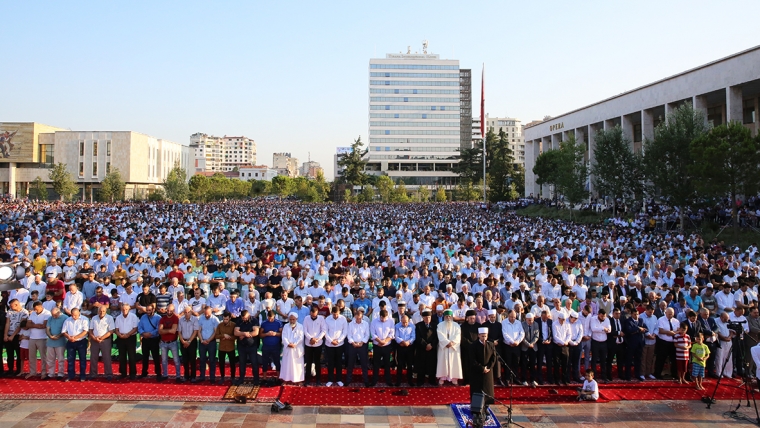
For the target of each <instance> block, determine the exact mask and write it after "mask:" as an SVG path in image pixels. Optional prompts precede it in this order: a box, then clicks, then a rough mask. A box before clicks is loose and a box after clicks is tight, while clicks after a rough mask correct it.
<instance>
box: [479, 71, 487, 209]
mask: <svg viewBox="0 0 760 428" xmlns="http://www.w3.org/2000/svg"><path fill="white" fill-rule="evenodd" d="M485 91H486V64H485V63H483V73H482V75H481V77H480V138H481V141H482V144H483V203H484V204H485V203H486V112H485V109H486V92H485Z"/></svg>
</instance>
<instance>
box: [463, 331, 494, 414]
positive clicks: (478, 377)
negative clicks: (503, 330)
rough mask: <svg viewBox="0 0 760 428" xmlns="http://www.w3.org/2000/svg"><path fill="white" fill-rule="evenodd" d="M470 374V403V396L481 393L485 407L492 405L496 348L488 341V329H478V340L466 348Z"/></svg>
mask: <svg viewBox="0 0 760 428" xmlns="http://www.w3.org/2000/svg"><path fill="white" fill-rule="evenodd" d="M468 350H469V352H468V353H467V355H468V356H469V357H468V358H467V360H468V361H469V365H468V367H467V371H468V372H469V373H470V376H469V378H470V401H471V402H472V394H475V393H483V394H484V397H483V398H484V401H485V403H486V406H488V405H489V404H493V403H494V400H493V398H492V397H493V396H494V392H493V368H494V366H495V365H496V348H495V347H494V345H493V342H489V341H488V328H487V327H481V328H479V329H478V340H476V341H475V342H474V343H473V344H471V345H470V346H469V347H468Z"/></svg>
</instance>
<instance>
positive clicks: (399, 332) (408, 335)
mask: <svg viewBox="0 0 760 428" xmlns="http://www.w3.org/2000/svg"><path fill="white" fill-rule="evenodd" d="M415 338H416V335H415V332H414V324H412V323H411V322H410V323H409V325H407V326H406V327H404V326H403V325H402V324H401V323H398V324H396V343H401V342H407V341H409V342H411V343H412V344H413V343H414V339H415Z"/></svg>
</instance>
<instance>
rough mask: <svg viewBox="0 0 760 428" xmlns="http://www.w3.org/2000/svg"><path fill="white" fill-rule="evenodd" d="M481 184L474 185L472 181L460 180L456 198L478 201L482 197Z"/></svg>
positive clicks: (455, 193) (455, 191)
mask: <svg viewBox="0 0 760 428" xmlns="http://www.w3.org/2000/svg"><path fill="white" fill-rule="evenodd" d="M479 189H480V186H473V185H472V182H470V181H467V180H460V181H459V184H458V185H457V187H456V189H455V190H454V198H455V199H456V200H457V201H467V202H470V201H477V200H478V199H480V195H481V194H480V190H479Z"/></svg>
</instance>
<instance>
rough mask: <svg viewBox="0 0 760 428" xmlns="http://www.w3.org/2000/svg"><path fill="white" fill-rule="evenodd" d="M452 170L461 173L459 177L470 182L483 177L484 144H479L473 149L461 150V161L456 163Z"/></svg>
mask: <svg viewBox="0 0 760 428" xmlns="http://www.w3.org/2000/svg"><path fill="white" fill-rule="evenodd" d="M452 171H453V172H455V173H456V174H459V178H460V179H462V180H467V181H469V182H471V183H472V182H474V181H477V180H478V178H482V177H483V145H482V144H480V145H477V146H475V147H473V148H471V149H460V150H459V162H457V163H455V164H454V167H453V168H452Z"/></svg>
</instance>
